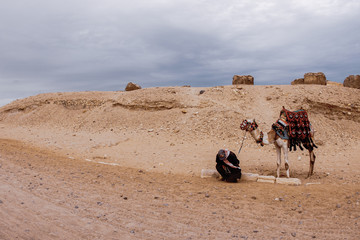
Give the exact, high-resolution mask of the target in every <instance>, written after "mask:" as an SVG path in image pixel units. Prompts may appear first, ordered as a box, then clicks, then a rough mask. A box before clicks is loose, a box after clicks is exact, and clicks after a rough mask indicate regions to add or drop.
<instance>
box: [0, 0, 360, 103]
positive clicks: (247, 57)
mask: <svg viewBox="0 0 360 240" xmlns="http://www.w3.org/2000/svg"><path fill="white" fill-rule="evenodd" d="M0 6H1V7H0V85H1V87H0V105H3V104H6V103H8V102H10V101H12V100H15V99H18V98H24V97H27V96H31V95H35V94H38V93H45V92H63V91H92V90H99V91H113V90H124V88H125V86H126V84H127V83H128V82H130V81H131V82H135V83H137V84H139V85H140V86H142V87H143V88H147V87H158V86H183V85H191V86H194V87H210V86H219V85H231V81H232V77H233V75H235V74H238V75H252V76H254V78H255V84H258V85H264V84H290V82H291V81H292V80H294V79H296V78H301V77H303V75H304V73H306V72H324V73H325V75H326V77H327V79H328V80H331V81H336V82H341V83H342V82H343V81H344V79H345V78H346V77H347V76H348V75H352V74H360V31H359V29H360V18H359V12H360V1H358V0H301V1H299V0H222V1H219V0H131V1H129V0H101V1H99V0H61V1H60V0H52V1H49V0H31V1H30V0H11V1H9V0H0Z"/></svg>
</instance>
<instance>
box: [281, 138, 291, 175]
mask: <svg viewBox="0 0 360 240" xmlns="http://www.w3.org/2000/svg"><path fill="white" fill-rule="evenodd" d="M282 149H283V152H284V159H285V169H286V177H288V178H289V177H290V166H289V158H288V152H289V151H288V147H287V144H284V145H283V146H282Z"/></svg>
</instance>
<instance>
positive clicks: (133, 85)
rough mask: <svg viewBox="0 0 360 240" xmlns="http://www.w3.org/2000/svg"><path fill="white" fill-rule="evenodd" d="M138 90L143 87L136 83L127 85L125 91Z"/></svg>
mask: <svg viewBox="0 0 360 240" xmlns="http://www.w3.org/2000/svg"><path fill="white" fill-rule="evenodd" d="M137 89H141V87H140V86H139V85H137V84H135V83H132V82H129V83H128V84H127V85H126V88H125V91H133V90H137Z"/></svg>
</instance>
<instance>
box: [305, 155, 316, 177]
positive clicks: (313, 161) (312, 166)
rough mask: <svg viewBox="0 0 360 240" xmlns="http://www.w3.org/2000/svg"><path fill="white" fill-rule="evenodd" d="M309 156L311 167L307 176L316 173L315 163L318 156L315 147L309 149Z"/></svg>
mask: <svg viewBox="0 0 360 240" xmlns="http://www.w3.org/2000/svg"><path fill="white" fill-rule="evenodd" d="M309 156H310V168H309V173H308V176H307V177H310V176H311V175H313V173H314V165H315V158H316V157H315V154H314V151H313V149H309Z"/></svg>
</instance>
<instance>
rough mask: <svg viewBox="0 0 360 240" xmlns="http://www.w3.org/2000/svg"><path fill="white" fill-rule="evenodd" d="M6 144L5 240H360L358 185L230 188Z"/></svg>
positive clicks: (2, 226) (1, 233) (3, 184)
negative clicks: (80, 239)
mask: <svg viewBox="0 0 360 240" xmlns="http://www.w3.org/2000/svg"><path fill="white" fill-rule="evenodd" d="M0 143H1V168H0V172H1V178H0V181H1V192H0V193H1V194H0V200H1V205H0V207H1V208H0V209H1V211H0V216H1V217H0V219H2V220H1V222H0V229H1V231H0V238H1V239H15V238H20V239H79V238H82V239H217V238H225V239H247V238H248V239H280V238H282V239H292V238H293V237H295V236H296V237H297V238H299V239H309V238H315V237H316V238H317V239H356V238H357V237H358V234H359V226H358V224H359V220H360V215H359V211H358V209H359V202H360V193H359V191H360V189H359V187H356V186H346V185H316V184H315V185H307V186H298V187H293V186H282V185H281V186H280V185H273V184H259V183H245V182H241V183H239V184H226V183H224V182H219V181H217V180H215V179H201V178H199V177H184V176H179V175H168V174H158V173H147V172H143V171H139V170H134V169H127V168H122V167H113V166H108V165H103V164H96V163H89V162H81V161H74V160H72V159H69V158H67V157H64V156H61V155H58V154H57V153H54V152H50V151H47V150H44V149H37V148H32V147H29V146H27V145H26V144H23V143H21V142H17V141H11V140H8V139H1V141H0ZM19 149H22V151H19ZM356 188H357V190H356Z"/></svg>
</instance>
